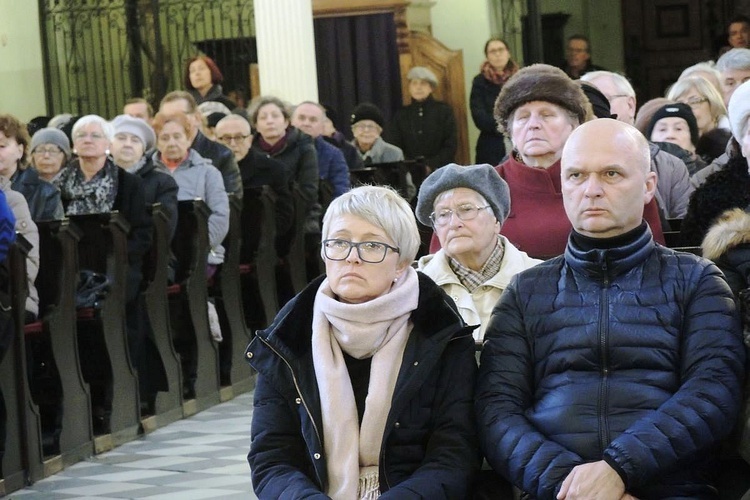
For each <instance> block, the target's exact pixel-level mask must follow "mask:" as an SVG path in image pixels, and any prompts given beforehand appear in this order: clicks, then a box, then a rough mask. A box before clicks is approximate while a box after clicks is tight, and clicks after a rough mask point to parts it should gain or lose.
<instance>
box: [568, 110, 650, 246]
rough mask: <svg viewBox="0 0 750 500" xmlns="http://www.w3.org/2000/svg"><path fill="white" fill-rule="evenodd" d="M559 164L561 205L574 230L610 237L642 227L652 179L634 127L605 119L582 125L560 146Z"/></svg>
mask: <svg viewBox="0 0 750 500" xmlns="http://www.w3.org/2000/svg"><path fill="white" fill-rule="evenodd" d="M561 165H562V167H561V177H562V193H563V204H564V205H565V212H566V213H567V215H568V219H570V222H571V224H572V225H573V228H574V229H575V230H576V231H578V232H579V233H581V234H584V235H586V236H589V237H592V238H610V237H614V236H618V235H620V234H624V233H626V232H628V231H630V230H632V229H635V228H636V227H638V226H639V225H640V224H641V221H642V219H643V206H644V205H645V204H646V203H648V202H650V201H651V199H652V198H653V197H654V193H655V191H656V174H655V173H653V172H651V169H650V167H651V155H650V151H649V146H648V142H647V141H646V138H645V137H644V136H643V134H641V133H640V132H639V131H638V130H637V129H636V128H635V127H633V126H632V125H628V124H627V123H623V122H621V121H617V120H612V119H609V118H601V119H597V120H591V121H589V122H586V123H584V124H583V125H581V126H580V127H578V128H577V129H575V130H574V131H573V133H572V134H571V135H570V137H569V138H568V141H567V142H566V143H565V147H564V148H563V152H562V159H561Z"/></svg>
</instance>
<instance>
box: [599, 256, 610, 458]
mask: <svg viewBox="0 0 750 500" xmlns="http://www.w3.org/2000/svg"><path fill="white" fill-rule="evenodd" d="M602 273H603V275H604V281H603V282H602V285H601V288H600V291H599V362H600V363H601V368H600V371H601V380H600V383H599V402H598V404H597V411H598V417H599V447H600V451H601V452H602V453H603V452H604V450H605V449H606V448H607V446H609V442H610V439H609V423H608V419H607V414H608V413H609V408H608V401H609V352H608V349H609V274H608V269H607V261H606V257H605V259H604V260H603V262H602Z"/></svg>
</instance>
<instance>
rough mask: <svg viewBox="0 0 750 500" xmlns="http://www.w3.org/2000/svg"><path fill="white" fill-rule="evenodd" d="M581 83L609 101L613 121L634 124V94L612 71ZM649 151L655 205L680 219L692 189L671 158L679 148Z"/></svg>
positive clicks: (667, 215)
mask: <svg viewBox="0 0 750 500" xmlns="http://www.w3.org/2000/svg"><path fill="white" fill-rule="evenodd" d="M581 80H583V81H584V82H588V83H591V84H592V85H594V86H595V87H596V88H598V89H599V90H600V91H601V93H602V94H604V96H605V97H606V98H607V100H608V101H609V106H610V112H611V113H612V114H613V115H616V118H617V120H619V121H621V122H624V123H627V124H628V125H634V124H635V111H636V108H637V106H636V104H637V103H636V97H635V90H634V89H633V86H632V85H630V82H629V81H628V79H627V78H625V77H624V76H622V75H620V74H618V73H614V72H612V71H592V72H590V73H586V74H585V75H583V76H582V77H581ZM613 118H614V117H613ZM647 139H648V138H647ZM664 147H671V146H669V145H665V146H664ZM649 148H650V151H651V171H652V172H655V173H656V176H657V178H658V179H659V183H658V184H657V186H656V202H657V203H658V204H659V208H661V211H662V215H663V217H664V218H667V219H681V218H683V217H685V214H686V213H687V207H688V203H689V201H690V194H691V193H692V192H693V191H694V190H695V188H694V187H693V186H692V185H691V184H690V175H689V172H688V169H687V166H686V165H685V162H684V161H683V160H682V159H680V158H679V157H678V156H677V155H676V154H674V153H679V151H678V149H679V148H676V147H675V148H674V149H671V150H669V151H665V150H663V149H662V148H661V147H660V146H659V145H656V144H654V143H653V142H649ZM662 225H664V224H662Z"/></svg>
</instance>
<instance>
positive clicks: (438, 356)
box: [246, 186, 479, 500]
mask: <svg viewBox="0 0 750 500" xmlns="http://www.w3.org/2000/svg"><path fill="white" fill-rule="evenodd" d="M322 238H323V241H322V249H321V255H322V257H323V259H324V261H325V265H326V276H321V277H320V278H318V279H316V280H315V281H313V282H312V283H311V284H310V285H309V286H308V287H307V288H306V289H305V290H303V291H302V292H301V293H300V294H299V295H297V296H296V297H295V298H294V299H292V300H291V301H290V302H289V303H287V304H286V306H284V308H283V309H282V311H281V312H280V313H279V314H278V316H277V317H276V319H275V320H274V322H273V324H271V326H270V327H268V328H267V329H266V330H264V331H259V332H258V333H257V334H256V337H255V338H254V339H253V340H252V341H251V342H250V345H249V346H248V348H247V352H246V358H247V360H248V361H249V362H250V364H251V365H252V366H253V367H254V368H255V369H256V370H257V372H258V380H257V385H256V388H255V405H254V410H253V423H252V446H251V449H250V454H249V455H248V461H249V463H250V469H251V471H252V479H253V486H254V488H255V493H256V495H257V496H258V498H261V499H264V498H269V499H271V498H273V499H277V498H321V499H323V498H332V499H335V500H356V499H375V498H430V499H441V498H444V499H448V498H451V499H453V498H455V499H462V498H469V497H470V491H471V486H472V482H473V479H474V476H475V473H476V472H477V470H478V467H479V452H478V448H477V442H476V433H475V424H474V417H473V414H472V404H473V393H474V380H475V376H476V363H475V358H474V341H473V337H472V330H473V329H474V328H473V327H472V326H466V324H465V323H464V322H463V321H462V319H461V316H460V315H459V314H458V312H457V310H456V308H455V305H454V304H453V301H452V300H451V299H450V298H449V297H448V296H447V295H446V294H445V293H444V292H443V291H442V290H441V289H440V288H439V287H438V286H437V285H435V283H434V282H433V281H432V280H431V279H430V278H428V277H426V276H425V275H423V274H421V273H418V272H417V271H415V270H414V268H413V267H412V266H411V264H412V262H413V260H414V257H415V256H416V253H417V249H418V247H419V242H420V239H419V232H418V230H417V225H416V221H415V218H414V213H413V211H412V210H411V208H410V206H409V204H408V203H407V202H406V201H405V200H404V199H403V198H401V197H400V196H399V195H398V194H396V193H395V191H393V190H391V189H389V188H384V187H375V186H362V187H358V188H355V189H353V190H351V191H349V192H347V193H345V194H344V195H342V196H340V197H338V198H336V199H335V200H334V201H333V202H332V203H331V205H330V206H329V208H328V210H327V212H326V214H325V217H324V219H323V232H322Z"/></svg>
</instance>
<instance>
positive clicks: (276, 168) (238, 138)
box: [216, 114, 294, 234]
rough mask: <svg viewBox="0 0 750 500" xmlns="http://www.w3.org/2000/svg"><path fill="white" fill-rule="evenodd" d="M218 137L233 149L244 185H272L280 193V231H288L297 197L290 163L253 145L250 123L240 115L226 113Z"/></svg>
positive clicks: (278, 211) (278, 204)
mask: <svg viewBox="0 0 750 500" xmlns="http://www.w3.org/2000/svg"><path fill="white" fill-rule="evenodd" d="M216 138H217V139H218V141H219V142H220V143H222V144H224V145H225V146H226V147H228V148H229V149H231V150H232V153H234V158H235V160H237V165H238V166H239V169H240V176H241V177H242V186H243V187H244V188H245V189H246V188H259V187H261V186H269V187H270V188H271V190H272V191H273V192H274V193H275V194H276V203H275V205H274V206H275V210H276V234H284V233H286V232H287V231H288V230H289V228H290V227H291V225H292V222H293V220H292V219H293V217H294V199H293V198H292V192H291V191H290V190H289V184H288V183H287V173H286V169H287V167H286V164H285V163H283V162H281V161H279V160H276V159H274V158H271V157H270V156H266V155H264V154H261V153H259V152H258V151H255V150H253V149H251V148H250V146H251V145H252V144H253V135H252V129H251V128H250V122H248V121H247V119H245V117H243V116H241V115H237V114H231V115H229V116H225V117H224V118H222V119H221V120H219V122H218V123H217V124H216Z"/></svg>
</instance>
